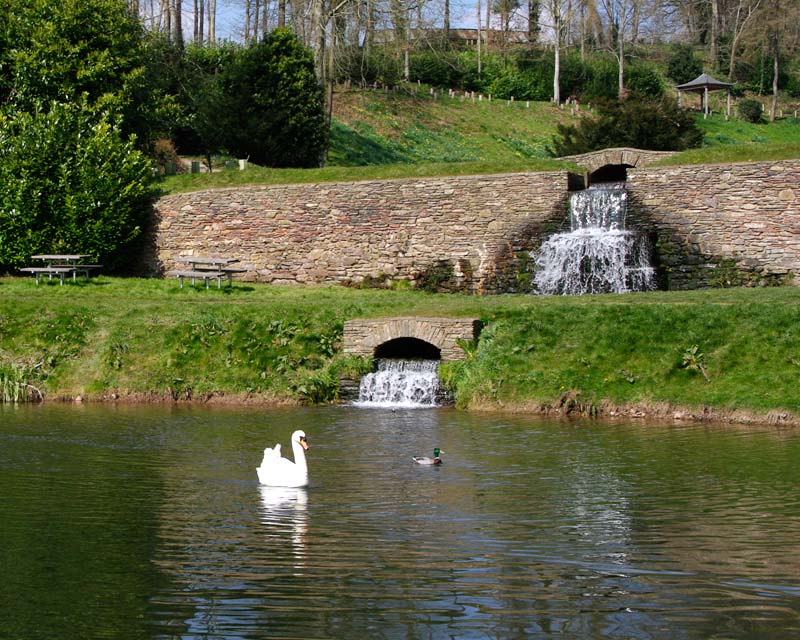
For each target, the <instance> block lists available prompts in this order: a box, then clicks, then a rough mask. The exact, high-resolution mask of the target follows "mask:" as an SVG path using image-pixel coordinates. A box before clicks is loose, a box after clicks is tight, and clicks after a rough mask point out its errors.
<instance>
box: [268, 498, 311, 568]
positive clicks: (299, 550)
mask: <svg viewBox="0 0 800 640" xmlns="http://www.w3.org/2000/svg"><path fill="white" fill-rule="evenodd" d="M258 490H259V491H260V492H261V512H260V515H261V522H262V523H263V524H264V531H265V535H266V536H267V538H270V539H274V540H276V541H278V542H280V541H281V540H284V539H288V540H289V541H290V542H291V557H292V561H293V564H294V568H295V569H297V570H300V569H302V568H303V567H304V566H305V559H306V543H307V540H306V538H307V536H308V491H307V490H306V488H305V487H267V486H264V485H259V487H258Z"/></svg>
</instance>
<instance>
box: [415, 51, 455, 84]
mask: <svg viewBox="0 0 800 640" xmlns="http://www.w3.org/2000/svg"><path fill="white" fill-rule="evenodd" d="M410 80H411V82H417V81H419V82H422V83H425V84H429V85H433V86H434V87H447V88H455V87H459V86H461V71H460V70H459V68H458V66H457V65H456V61H455V59H454V58H453V57H452V56H450V55H448V54H446V53H442V52H433V51H426V52H423V53H415V54H414V55H413V56H411V69H410Z"/></svg>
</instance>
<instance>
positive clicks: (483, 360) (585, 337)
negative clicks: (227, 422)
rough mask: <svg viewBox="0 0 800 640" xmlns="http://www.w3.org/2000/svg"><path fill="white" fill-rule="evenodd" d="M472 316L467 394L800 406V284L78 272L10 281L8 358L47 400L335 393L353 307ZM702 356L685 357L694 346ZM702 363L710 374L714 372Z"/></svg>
mask: <svg viewBox="0 0 800 640" xmlns="http://www.w3.org/2000/svg"><path fill="white" fill-rule="evenodd" d="M398 315H416V316H454V317H459V316H469V317H477V318H480V319H481V320H482V321H483V322H484V323H485V325H486V326H485V329H484V330H483V333H482V334H481V338H480V340H479V341H478V343H477V345H474V346H469V345H465V351H466V353H467V359H466V360H464V361H463V362H461V363H456V364H450V365H447V366H446V367H445V371H444V377H445V378H446V379H447V380H448V382H449V384H451V385H452V387H453V388H454V389H455V393H456V398H457V402H458V405H459V406H461V407H471V406H472V407H474V406H482V407H485V406H496V407H505V408H514V407H531V406H536V405H538V404H541V405H553V404H558V403H559V402H560V401H561V399H562V398H563V397H564V395H565V394H571V395H572V396H573V397H577V398H579V399H580V402H581V403H582V404H583V405H585V406H595V405H600V404H602V403H603V402H611V403H618V404H621V405H626V404H633V403H640V402H644V403H670V404H673V405H679V406H686V407H704V406H710V407H714V408H717V409H724V410H734V409H739V410H748V411H754V412H762V413H765V412H769V411H772V410H786V411H791V412H800V394H798V393H797V389H798V388H800V289H798V288H774V289H772V288H762V289H718V290H705V291H696V292H654V293H642V294H628V295H604V296H584V297H573V298H567V297H535V296H527V295H502V296H486V297H477V296H464V295H438V294H429V293H424V292H421V291H413V290H404V291H400V290H397V291H394V290H359V289H346V288H341V287H307V288H305V287H304V288H299V287H298V288H292V287H277V286H271V285H262V284H243V283H241V284H236V285H235V286H234V287H233V288H232V289H223V290H221V291H218V290H216V289H213V288H212V289H209V290H206V289H204V288H200V287H198V288H192V287H186V288H184V289H180V288H179V287H178V285H177V283H175V282H173V281H171V280H170V281H165V280H158V279H123V278H107V277H100V278H98V279H96V280H94V279H93V280H92V281H90V282H89V283H79V284H78V285H68V286H67V285H65V286H63V287H60V286H58V285H47V284H42V285H39V286H36V285H35V284H34V283H33V281H32V280H28V279H22V278H4V279H0V371H2V370H4V369H6V370H8V369H10V368H12V367H16V369H17V370H25V371H26V372H28V376H29V377H28V379H27V380H26V381H25V382H26V383H29V384H32V385H34V386H35V387H36V388H37V389H40V390H42V391H43V392H44V393H45V395H46V397H47V398H50V399H52V398H57V397H75V396H78V395H80V396H83V397H86V398H94V397H104V396H106V397H107V396H109V395H110V394H112V393H114V394H118V395H120V396H122V397H128V396H129V397H154V398H177V399H183V398H192V399H202V398H206V397H210V396H215V397H219V396H230V397H234V398H236V399H239V400H241V399H243V398H246V397H255V398H258V399H260V400H262V401H268V402H312V403H313V402H327V401H330V400H332V399H334V398H335V396H336V392H337V383H338V378H339V376H340V375H343V374H350V375H353V374H358V373H359V372H363V371H364V370H365V368H366V367H368V366H369V363H368V362H364V361H361V360H360V359H354V358H347V357H344V356H343V355H342V353H341V332H342V327H343V323H344V321H345V320H347V319H350V318H360V317H381V316H398ZM695 346H696V347H697V349H696V350H694V352H693V353H694V356H693V357H694V359H693V360H692V359H691V358H689V359H688V360H687V354H691V353H692V350H693V348H694V347H695ZM705 375H707V376H708V381H706V378H705Z"/></svg>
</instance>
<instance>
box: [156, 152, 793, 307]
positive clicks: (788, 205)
mask: <svg viewBox="0 0 800 640" xmlns="http://www.w3.org/2000/svg"><path fill="white" fill-rule="evenodd" d="M798 185H800V160H785V161H780V162H755V163H736V164H719V165H694V166H676V167H659V168H651V167H648V168H637V169H629V170H628V189H629V199H628V201H629V216H628V226H629V227H632V228H634V229H636V230H638V231H640V232H642V233H644V234H646V235H647V236H648V237H650V239H651V240H652V245H653V249H654V254H655V260H656V262H657V266H658V273H659V275H660V282H661V286H662V287H664V288H669V289H689V288H697V287H704V286H723V285H730V284H753V283H781V282H790V281H791V280H792V278H793V277H794V276H796V275H798V274H800V187H798ZM568 197H569V193H568V174H567V173H566V172H542V173H518V174H504V175H487V176H459V177H447V178H420V179H407V180H385V181H365V182H354V183H330V184H328V183H326V184H300V185H277V186H254V187H240V188H235V189H215V190H209V191H202V192H197V193H187V194H177V195H171V196H167V197H164V198H162V199H160V200H159V201H158V203H157V205H156V210H155V220H154V224H153V226H152V229H151V231H150V233H151V235H150V247H151V251H150V253H149V254H148V255H147V256H146V262H147V269H148V271H149V272H150V273H163V272H164V271H165V270H167V269H172V268H174V267H175V262H174V258H176V257H177V256H180V255H212V256H225V257H231V258H237V259H239V260H240V263H241V265H243V266H245V267H246V268H247V273H245V274H244V279H246V280H257V281H261V282H273V283H292V284H303V283H326V282H329V283H334V282H336V283H345V284H347V283H362V282H363V283H367V284H372V285H378V284H381V283H386V282H388V281H391V280H409V281H412V282H413V283H414V284H415V285H416V286H425V287H427V288H431V289H438V290H449V291H452V290H464V291H471V292H476V293H497V292H512V291H530V289H531V286H530V268H531V258H530V251H531V249H533V248H536V247H538V246H539V244H540V243H541V240H542V238H545V237H547V236H548V235H550V234H552V233H554V232H556V231H560V230H564V229H565V228H568V225H569V222H568V217H567V202H568Z"/></svg>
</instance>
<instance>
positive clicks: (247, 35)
mask: <svg viewBox="0 0 800 640" xmlns="http://www.w3.org/2000/svg"><path fill="white" fill-rule="evenodd" d="M251 4H252V0H245V1H244V43H245V44H247V43H248V42H250V11H251V8H252V7H251Z"/></svg>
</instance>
